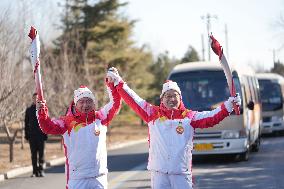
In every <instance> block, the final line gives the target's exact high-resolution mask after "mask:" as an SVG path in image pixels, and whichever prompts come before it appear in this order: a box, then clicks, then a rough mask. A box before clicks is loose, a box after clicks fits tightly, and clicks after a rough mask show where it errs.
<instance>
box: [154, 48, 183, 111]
mask: <svg viewBox="0 0 284 189" xmlns="http://www.w3.org/2000/svg"><path fill="white" fill-rule="evenodd" d="M176 64H178V61H177V60H176V59H174V58H170V57H169V53H168V52H167V51H166V52H164V53H161V54H159V55H158V58H157V60H156V61H155V62H154V64H153V65H152V66H151V72H152V73H153V75H154V76H155V78H154V81H153V83H152V84H151V87H152V89H153V92H154V95H155V102H154V103H155V104H157V105H158V104H159V102H158V101H159V98H160V94H161V90H162V86H163V84H164V83H165V81H166V80H167V77H168V75H169V73H170V71H171V70H172V69H173V67H174V66H175V65H176Z"/></svg>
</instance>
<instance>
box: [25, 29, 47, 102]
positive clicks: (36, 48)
mask: <svg viewBox="0 0 284 189" xmlns="http://www.w3.org/2000/svg"><path fill="white" fill-rule="evenodd" d="M29 37H30V38H31V39H32V42H31V47H30V57H31V64H32V66H33V73H34V79H35V85H36V92H37V98H38V100H39V101H43V100H44V98H43V91H42V83H41V74H40V60H39V54H40V41H39V35H38V33H37V30H36V29H35V28H34V27H32V26H31V30H30V33H29Z"/></svg>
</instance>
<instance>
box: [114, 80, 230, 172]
mask: <svg viewBox="0 0 284 189" xmlns="http://www.w3.org/2000/svg"><path fill="white" fill-rule="evenodd" d="M116 88H117V91H118V92H119V94H120V95H121V97H122V98H123V99H124V101H125V102H126V103H127V104H128V105H129V106H130V107H131V108H132V109H133V110H134V111H135V112H136V113H137V114H138V115H139V116H140V117H141V118H142V119H143V120H144V121H145V122H147V123H148V129H149V160H148V170H150V171H157V172H160V173H165V174H187V175H190V176H191V174H192V171H191V160H192V152H191V151H192V149H193V134H194V129H195V128H207V127H212V126H214V125H216V124H218V123H219V122H220V121H221V120H223V119H224V118H225V117H227V116H228V115H229V112H231V111H232V110H229V111H228V110H227V109H226V107H225V105H224V103H223V104H222V105H221V106H220V107H218V108H216V109H214V110H212V111H204V112H196V111H191V110H188V109H186V108H185V107H184V105H183V103H181V106H180V107H179V109H178V110H173V111H171V110H167V109H166V108H165V107H164V106H163V104H161V105H160V106H154V105H151V104H149V103H147V102H146V101H145V100H143V99H141V98H140V97H139V96H138V95H137V94H136V93H135V92H134V91H132V90H131V89H130V88H129V87H128V86H127V85H126V84H125V83H124V82H120V83H119V84H118V86H116Z"/></svg>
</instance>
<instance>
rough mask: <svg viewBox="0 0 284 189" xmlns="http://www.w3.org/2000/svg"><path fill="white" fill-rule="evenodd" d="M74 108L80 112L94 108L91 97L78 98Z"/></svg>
mask: <svg viewBox="0 0 284 189" xmlns="http://www.w3.org/2000/svg"><path fill="white" fill-rule="evenodd" d="M76 109H77V111H79V112H80V113H89V112H90V111H92V110H94V109H95V103H94V101H93V100H92V99H90V98H88V97H84V98H81V99H79V100H78V102H77V103H76Z"/></svg>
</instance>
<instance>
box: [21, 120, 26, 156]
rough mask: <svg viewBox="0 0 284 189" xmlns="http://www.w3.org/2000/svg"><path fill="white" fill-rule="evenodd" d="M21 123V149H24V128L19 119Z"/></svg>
mask: <svg viewBox="0 0 284 189" xmlns="http://www.w3.org/2000/svg"><path fill="white" fill-rule="evenodd" d="M20 124H21V149H22V150H23V149H24V143H25V136H24V135H25V129H24V124H23V122H22V121H21V122H20Z"/></svg>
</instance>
